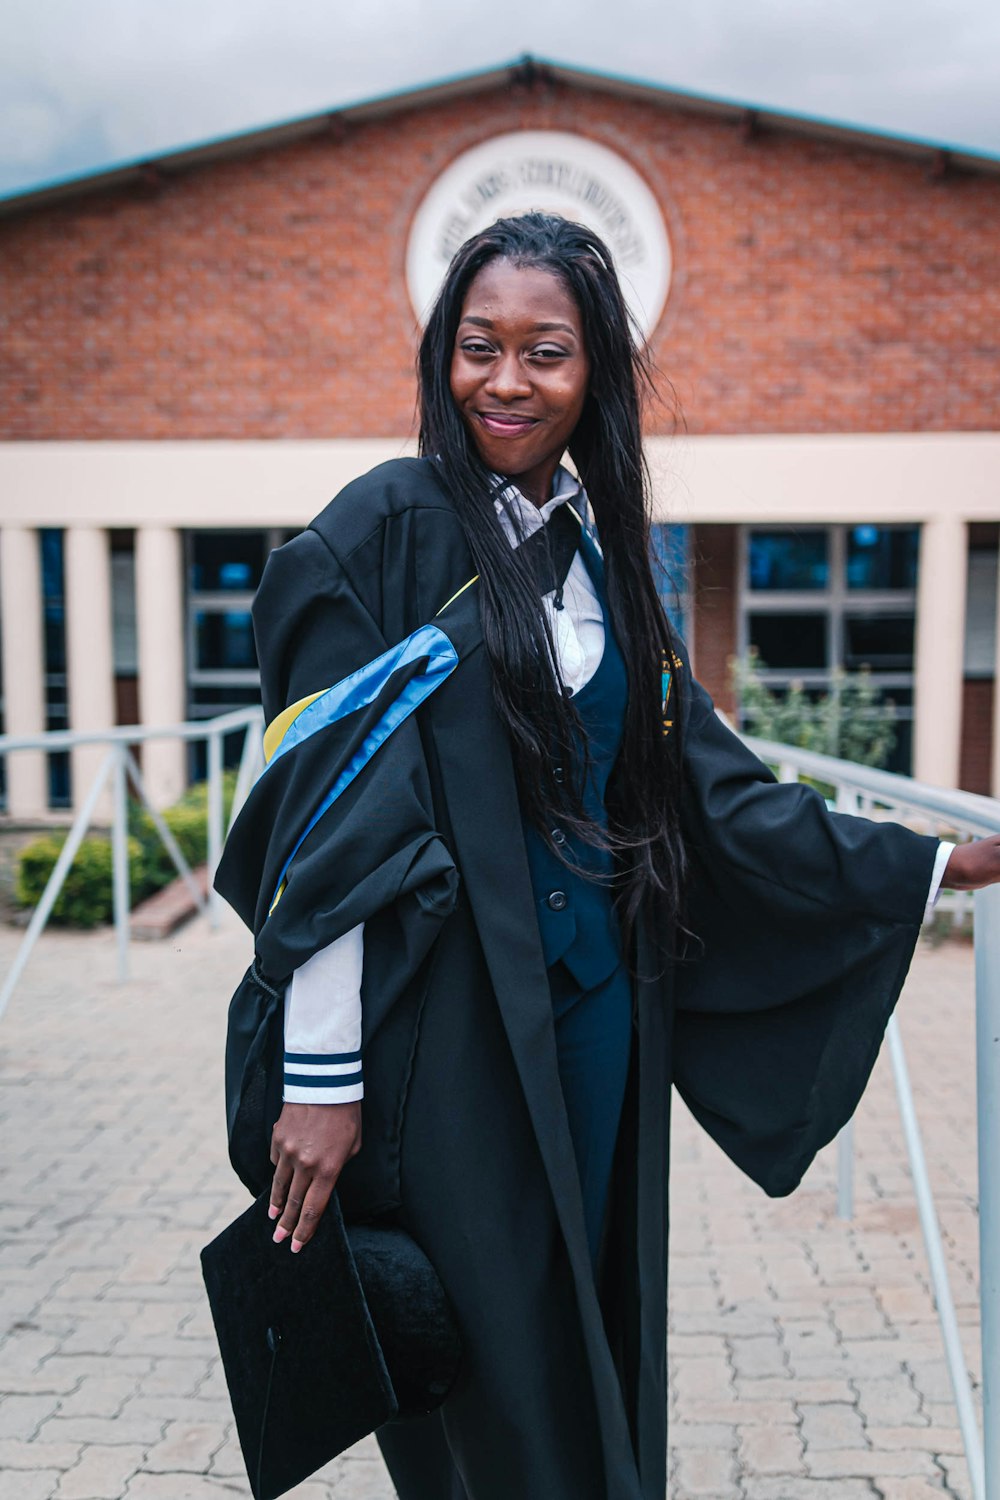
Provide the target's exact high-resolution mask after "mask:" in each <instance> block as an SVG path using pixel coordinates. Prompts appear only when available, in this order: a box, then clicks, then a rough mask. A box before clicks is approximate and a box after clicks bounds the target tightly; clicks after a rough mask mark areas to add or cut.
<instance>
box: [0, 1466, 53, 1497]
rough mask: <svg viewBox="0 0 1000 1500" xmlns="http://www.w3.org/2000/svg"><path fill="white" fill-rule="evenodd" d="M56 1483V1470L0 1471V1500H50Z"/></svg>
mask: <svg viewBox="0 0 1000 1500" xmlns="http://www.w3.org/2000/svg"><path fill="white" fill-rule="evenodd" d="M58 1483H59V1470H58V1469H35V1470H34V1472H33V1473H26V1472H25V1471H24V1470H20V1469H19V1470H16V1471H15V1470H9V1471H8V1472H7V1473H4V1472H3V1471H2V1470H0V1500H50V1496H51V1495H52V1494H53V1493H54V1491H55V1487H56V1485H57V1484H58Z"/></svg>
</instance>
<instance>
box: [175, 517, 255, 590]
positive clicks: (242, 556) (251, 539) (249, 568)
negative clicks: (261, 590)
mask: <svg viewBox="0 0 1000 1500" xmlns="http://www.w3.org/2000/svg"><path fill="white" fill-rule="evenodd" d="M263 568H264V534H263V532H260V531H193V532H192V533H191V589H192V591H193V592H194V593H196V594H199V593H212V592H214V591H216V590H218V589H221V590H224V591H225V590H228V591H230V592H243V593H251V592H252V591H253V590H254V589H256V587H257V585H258V583H260V575H261V572H262V571H263Z"/></svg>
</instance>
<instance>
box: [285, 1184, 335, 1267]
mask: <svg viewBox="0 0 1000 1500" xmlns="http://www.w3.org/2000/svg"><path fill="white" fill-rule="evenodd" d="M334 1181H335V1179H333V1180H331V1179H330V1178H329V1177H326V1178H322V1177H314V1178H313V1180H312V1182H311V1183H310V1184H309V1187H308V1189H307V1191H306V1196H305V1199H304V1200H303V1203H302V1208H301V1210H300V1212H299V1219H298V1223H297V1224H296V1225H295V1228H294V1229H293V1230H292V1254H293V1255H296V1254H297V1253H298V1252H299V1251H300V1250H301V1249H302V1246H303V1245H307V1244H308V1243H309V1241H310V1240H311V1239H312V1237H313V1235H314V1234H315V1233H316V1226H317V1224H318V1223H319V1221H320V1219H321V1218H322V1217H323V1214H324V1213H325V1211H326V1206H327V1204H328V1203H329V1201H330V1196H331V1194H332V1193H333V1188H334Z"/></svg>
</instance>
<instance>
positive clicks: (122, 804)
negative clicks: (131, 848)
mask: <svg viewBox="0 0 1000 1500" xmlns="http://www.w3.org/2000/svg"><path fill="white" fill-rule="evenodd" d="M112 753H113V755H114V758H115V767H114V779H113V788H112V820H111V872H112V907H113V910H114V918H115V941H116V944H117V947H118V980H119V983H121V984H124V982H125V980H126V979H128V939H129V914H130V908H131V900H130V892H129V878H128V771H127V768H126V762H125V754H126V751H125V746H124V745H123V744H116V745H115V747H114V750H113V752H112Z"/></svg>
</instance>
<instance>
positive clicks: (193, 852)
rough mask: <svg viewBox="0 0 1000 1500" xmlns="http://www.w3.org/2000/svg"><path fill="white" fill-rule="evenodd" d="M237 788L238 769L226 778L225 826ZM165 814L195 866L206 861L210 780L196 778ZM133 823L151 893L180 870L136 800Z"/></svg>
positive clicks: (177, 838) (183, 852) (182, 848)
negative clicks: (196, 780) (140, 846)
mask: <svg viewBox="0 0 1000 1500" xmlns="http://www.w3.org/2000/svg"><path fill="white" fill-rule="evenodd" d="M235 790H236V773H235V772H233V771H227V772H226V773H225V775H224V776H223V778H222V826H223V829H224V830H225V828H226V826H227V825H228V822H229V814H230V810H231V808H232V805H233V793H234V791H235ZM161 816H162V818H163V821H164V822H165V823H166V825H167V827H168V828H169V829H170V832H171V833H172V834H173V836H174V838H175V839H176V840H177V844H178V847H179V849H180V851H181V853H182V854H183V856H184V858H185V859H186V860H187V862H188V864H189V865H190V866H191V867H192V869H193V868H194V866H195V865H203V864H204V863H205V860H206V859H207V858H208V783H207V782H205V781H198V782H195V784H194V786H191V787H188V789H187V791H186V792H185V793H184V795H183V796H182V797H180V798H178V800H177V801H176V802H175V803H174V804H173V806H172V807H168V808H167V809H166V811H165V812H164V813H163V814H162V815H161ZM130 825H131V832H132V833H133V834H134V836H135V837H136V838H137V839H138V840H139V843H140V844H141V845H142V851H143V864H144V869H145V881H146V884H145V889H144V890H143V892H142V894H143V895H149V894H150V893H151V892H152V891H158V890H159V889H160V888H161V886H164V885H169V884H170V882H171V880H173V878H174V876H175V875H176V874H177V870H176V868H175V866H174V862H173V860H172V859H171V858H170V855H169V854H168V853H167V848H166V845H165V844H164V843H163V840H162V839H161V838H160V835H159V834H158V833H157V831H156V824H155V823H154V822H153V820H152V818H151V817H150V816H149V813H148V812H147V811H146V809H145V808H144V807H141V806H139V805H138V804H133V808H132V816H131V818H130Z"/></svg>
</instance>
